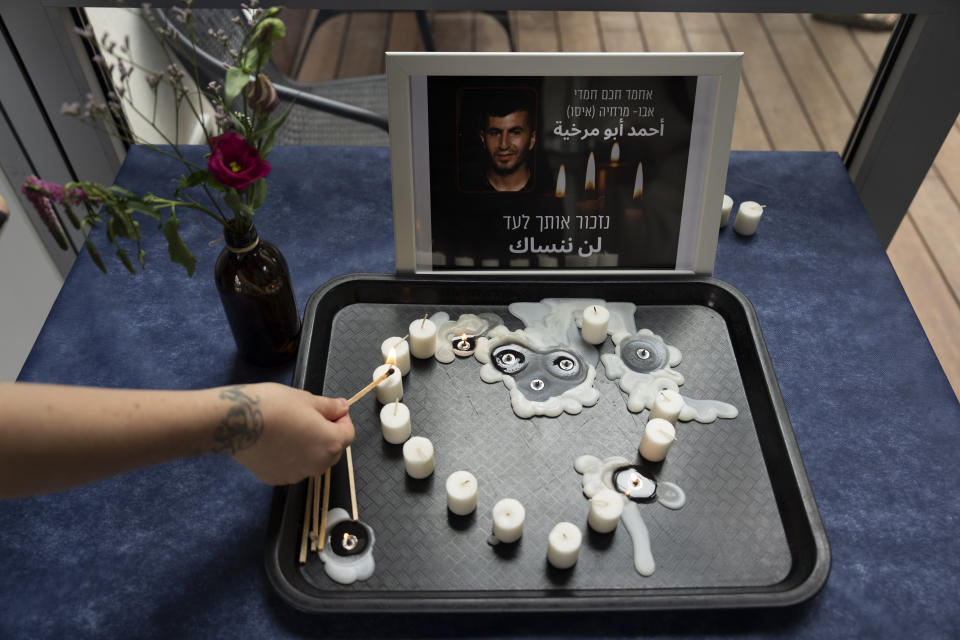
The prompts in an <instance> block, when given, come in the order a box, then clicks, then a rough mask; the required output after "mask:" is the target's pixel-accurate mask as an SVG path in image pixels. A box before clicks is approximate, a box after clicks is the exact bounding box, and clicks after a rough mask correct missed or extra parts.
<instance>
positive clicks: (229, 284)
mask: <svg viewBox="0 0 960 640" xmlns="http://www.w3.org/2000/svg"><path fill="white" fill-rule="evenodd" d="M223 235H224V239H225V240H226V242H227V246H226V248H224V250H223V251H222V252H221V253H220V256H219V257H218V258H217V266H216V269H215V272H214V273H215V277H216V282H217V291H219V292H220V300H221V302H222V303H223V310H224V311H225V312H226V314H227V320H228V321H229V322H230V329H231V330H232V331H233V338H234V340H235V341H236V343H237V351H238V352H239V353H240V356H241V357H243V358H244V359H245V360H247V361H249V362H252V363H254V364H258V365H275V364H280V363H283V362H287V361H289V360H291V359H292V358H293V357H294V356H296V354H297V347H298V346H299V345H300V315H299V313H297V303H296V301H295V300H294V297H293V286H292V285H291V284H290V270H289V269H288V268H287V262H286V260H284V258H283V254H281V253H280V251H279V250H278V249H277V248H276V247H275V246H273V245H272V244H270V243H269V242H267V241H266V240H263V239H262V238H260V236H259V235H258V234H257V229H256V227H254V226H253V225H250V227H249V228H248V229H246V230H245V231H242V232H235V231H232V230H230V229H226V228H225V229H224V234H223Z"/></svg>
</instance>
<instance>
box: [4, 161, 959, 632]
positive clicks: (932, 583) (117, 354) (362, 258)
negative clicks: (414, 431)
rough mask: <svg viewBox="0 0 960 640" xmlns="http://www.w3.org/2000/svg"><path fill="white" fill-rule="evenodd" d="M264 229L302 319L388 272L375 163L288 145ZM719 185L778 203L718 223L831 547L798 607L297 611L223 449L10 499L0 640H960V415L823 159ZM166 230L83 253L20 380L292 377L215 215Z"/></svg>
mask: <svg viewBox="0 0 960 640" xmlns="http://www.w3.org/2000/svg"><path fill="white" fill-rule="evenodd" d="M271 161H272V162H273V166H274V169H273V173H272V174H271V176H270V192H269V195H268V200H269V204H268V206H267V207H265V208H264V209H263V210H262V213H261V214H260V215H259V216H258V218H257V226H258V229H259V230H260V232H261V235H262V236H263V237H265V238H267V239H269V240H271V241H272V242H274V243H275V244H276V245H277V246H279V247H281V248H282V250H283V251H284V253H285V255H286V257H287V259H288V261H289V263H290V269H291V273H292V278H293V281H294V284H295V287H296V294H297V299H298V303H299V305H300V308H301V310H302V308H303V306H304V305H305V303H306V301H307V298H308V297H309V295H310V293H311V292H312V291H313V290H314V289H316V288H317V287H318V286H320V285H321V284H323V283H324V282H325V281H327V280H328V279H330V278H333V277H335V276H338V275H341V274H345V273H351V272H390V271H393V265H394V258H393V230H392V223H391V213H390V212H391V191H390V180H389V175H390V172H389V154H388V151H387V150H386V149H379V148H306V147H288V148H278V149H276V150H275V151H274V152H273V154H272V155H271ZM179 173H180V166H179V165H178V164H176V163H175V162H172V161H169V160H167V159H165V158H161V157H159V156H157V155H155V154H152V153H151V152H149V151H148V150H145V149H140V148H134V149H133V150H132V151H131V152H130V154H129V156H128V157H127V160H126V162H125V163H124V165H123V168H122V170H121V171H120V174H119V175H118V177H117V182H118V183H119V184H121V185H123V186H126V187H127V188H130V189H133V190H138V191H139V190H155V191H156V190H160V189H168V190H172V187H173V183H172V179H173V178H174V177H175V176H176V175H178V174H179ZM727 193H728V194H730V195H731V196H732V197H733V198H734V200H735V201H737V202H739V201H742V200H748V199H749V200H757V201H759V202H761V203H763V204H766V205H768V206H767V209H766V212H765V214H764V217H763V220H762V222H761V224H760V228H759V231H758V232H757V234H756V235H755V236H753V237H752V238H742V237H740V236H737V235H736V234H734V233H733V231H732V229H731V228H729V227H728V228H727V229H724V230H722V231H721V232H720V242H719V248H718V252H717V263H716V265H717V266H716V273H715V275H716V276H717V277H718V278H721V279H723V280H726V281H728V282H730V283H731V284H733V285H734V286H736V287H738V288H739V289H740V290H741V291H743V292H744V293H745V294H746V295H747V297H748V298H749V299H750V300H751V301H752V302H753V304H754V306H755V307H756V309H757V313H758V315H759V318H760V324H761V327H762V329H763V332H764V336H765V338H766V342H767V347H768V349H769V352H770V355H771V358H772V361H773V364H774V369H775V371H776V374H777V377H778V379H779V382H780V387H781V390H782V393H783V397H784V400H785V402H786V406H787V409H788V411H789V413H790V417H791V420H792V423H793V428H794V431H795V432H796V436H797V440H798V443H799V447H800V451H801V454H802V456H803V460H804V463H805V464H806V468H807V471H808V474H809V477H810V482H811V484H812V486H813V491H814V495H815V497H816V499H817V503H818V505H819V509H820V513H821V516H822V518H823V521H824V525H825V528H826V531H827V535H828V538H829V541H830V545H831V552H832V572H831V574H830V577H829V579H828V581H827V583H826V586H825V587H824V589H823V590H822V591H821V593H820V594H819V595H817V596H816V597H814V598H813V599H812V600H810V601H809V602H807V603H805V604H802V605H799V606H795V607H790V608H786V609H775V610H761V611H746V612H744V611H712V612H645V613H612V614H602V615H601V614H593V615H588V616H584V615H562V614H561V615H551V616H544V615H533V614H527V615H521V614H515V615H480V614H474V615H453V614H446V615H430V616H426V615H423V616H414V615H406V616H387V615H364V616H346V615H341V616H325V617H315V616H308V615H305V614H301V613H299V612H297V611H295V610H293V609H291V608H289V607H288V606H287V605H285V604H284V603H283V602H282V601H281V600H280V598H279V597H278V596H277V595H276V594H275V593H274V592H273V590H272V588H271V587H270V585H269V584H268V582H267V578H266V574H265V572H264V569H263V550H264V539H265V532H266V525H267V514H268V511H269V505H270V500H271V495H272V490H271V489H270V488H269V487H266V486H264V485H261V484H260V483H259V482H258V481H257V480H256V479H255V478H254V477H253V476H252V475H251V474H250V473H249V472H247V471H246V470H245V469H243V468H242V467H240V466H239V465H237V464H236V463H234V462H233V461H232V460H230V459H228V458H226V457H218V456H209V457H203V458H196V459H189V460H181V461H176V462H172V463H169V464H164V465H160V466H157V467H153V468H148V469H142V470H138V471H134V472H131V473H127V474H125V475H123V476H120V477H117V478H113V479H109V480H106V481H103V482H99V483H96V484H93V485H90V486H85V487H79V488H76V489H73V490H70V491H66V492H63V493H60V494H54V495H47V496H40V497H36V498H30V499H21V500H11V501H6V502H0V637H3V638H6V637H19V638H23V637H30V638H33V637H56V638H60V637H71V638H77V637H157V638H169V637H221V636H222V637H288V636H304V635H308V636H309V635H317V636H322V637H333V636H350V637H369V636H388V637H437V636H441V637H443V636H471V637H473V636H475V637H487V636H544V637H546V636H553V637H560V636H562V637H611V636H634V635H644V636H675V635H682V636H690V635H693V636H703V637H729V636H740V635H742V636H750V637H783V636H789V637H803V638H838V637H903V636H907V635H909V636H910V637H917V638H934V637H957V636H958V635H960V605H958V603H957V594H958V593H960V541H958V538H960V536H958V535H957V531H958V523H960V502H958V498H957V494H956V493H955V488H956V487H957V485H958V484H960V482H958V481H960V472H958V471H957V465H956V449H957V445H958V442H960V405H958V403H957V399H956V397H955V396H954V394H953V391H952V390H951V388H950V385H949V384H948V382H947V380H946V377H945V376H944V374H943V371H942V369H941V367H940V365H939V363H938V362H937V360H936V357H935V356H934V353H933V351H932V350H931V348H930V345H929V343H928V342H927V339H926V337H925V336H924V334H923V331H922V329H921V327H920V324H919V322H918V321H917V318H916V316H915V315H914V313H913V310H912V308H911V307H910V303H909V302H908V300H907V298H906V296H905V294H904V292H903V289H902V288H901V286H900V283H899V281H898V280H897V277H896V275H895V273H894V271H893V269H892V267H891V265H890V263H889V261H888V260H887V258H886V255H885V253H884V251H883V248H882V246H881V245H880V243H879V241H878V240H877V237H876V235H875V234H874V232H873V229H872V227H871V226H870V223H869V221H868V219H867V216H866V214H865V212H864V210H863V208H862V206H861V204H860V202H859V200H858V199H857V196H856V193H855V192H854V190H853V187H852V185H851V184H850V181H849V179H848V177H847V174H846V172H845V170H844V168H843V165H842V164H841V162H840V159H839V157H837V155H836V154H833V153H799V152H798V153H784V152H779V153H773V152H735V153H733V154H732V156H731V160H730V170H729V176H728V180H727ZM193 222H194V221H191V220H189V219H185V220H184V221H183V223H182V224H181V227H182V228H183V229H184V231H185V234H184V235H185V239H186V241H187V243H188V244H189V245H190V246H191V247H192V248H193V249H194V251H195V252H196V254H197V274H196V276H195V277H194V278H193V279H188V278H187V277H186V275H185V274H184V272H183V270H182V268H181V267H179V266H176V265H172V264H170V263H169V262H168V260H167V257H166V255H165V248H164V245H163V243H162V242H163V241H162V238H161V237H160V235H159V234H158V233H155V234H153V235H152V236H151V237H150V238H149V239H148V240H147V242H146V245H145V246H146V248H147V250H148V254H149V257H148V260H149V262H148V266H147V270H146V271H145V272H144V273H143V274H142V275H140V276H136V277H131V276H130V275H128V274H126V273H125V272H124V270H123V268H122V266H121V265H120V264H119V262H112V263H111V264H110V266H111V273H110V274H109V275H106V276H104V275H102V274H100V273H99V272H98V271H97V270H96V268H95V267H94V265H93V264H92V263H91V261H90V260H89V259H88V258H87V256H81V257H80V258H79V259H78V261H77V263H76V265H75V266H74V268H73V270H72V271H71V273H70V275H69V277H68V278H67V281H66V283H65V285H64V287H63V290H62V292H61V293H60V296H59V298H58V300H57V302H56V304H55V305H54V307H53V309H52V310H51V312H50V315H49V317H48V318H47V320H46V323H45V324H44V327H43V330H42V331H41V333H40V336H39V338H38V339H37V342H36V344H35V345H34V348H33V351H32V352H31V354H30V356H29V358H28V360H27V362H26V364H25V366H24V368H23V371H22V373H21V376H20V379H21V380H25V381H42V382H55V383H69V384H85V385H98V386H108V387H161V388H200V387H207V386H215V385H223V384H231V383H238V382H247V381H257V380H276V381H280V382H289V381H290V380H291V376H292V365H288V366H285V367H277V368H273V369H261V368H257V367H253V366H250V365H246V364H244V363H243V362H240V361H238V360H237V358H236V356H235V348H234V345H233V340H232V337H231V335H230V332H229V328H228V326H227V324H226V321H225V317H224V315H223V311H222V308H221V306H220V302H219V298H218V297H217V294H216V289H215V287H214V283H213V278H212V273H213V263H214V260H215V258H216V256H217V254H218V253H219V250H220V248H219V247H210V246H208V243H209V242H210V241H211V240H214V239H215V238H216V236H217V234H216V230H215V229H214V228H212V227H211V225H210V224H207V225H206V228H205V227H204V226H203V225H201V224H195V223H193Z"/></svg>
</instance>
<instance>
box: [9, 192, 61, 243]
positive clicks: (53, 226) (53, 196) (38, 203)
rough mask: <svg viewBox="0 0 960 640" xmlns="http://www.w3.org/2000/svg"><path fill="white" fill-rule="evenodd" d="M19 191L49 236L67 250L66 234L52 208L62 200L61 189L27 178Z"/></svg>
mask: <svg viewBox="0 0 960 640" xmlns="http://www.w3.org/2000/svg"><path fill="white" fill-rule="evenodd" d="M20 190H21V191H23V195H25V196H26V197H27V200H29V201H30V204H32V205H33V208H34V209H36V210H37V214H38V215H39V216H40V220H41V221H42V222H43V224H45V225H46V226H47V229H48V230H49V231H50V235H52V236H53V239H54V240H56V241H57V244H58V245H60V248H61V249H63V250H64V251H66V250H67V234H66V233H64V231H63V226H62V225H61V224H60V219H59V218H57V212H56V211H55V210H54V208H53V202H54V201H57V202H60V201H62V200H63V187H61V186H60V185H58V184H54V183H52V182H46V181H44V180H41V179H40V178H38V177H37V176H27V179H26V180H24V181H23V184H22V185H20Z"/></svg>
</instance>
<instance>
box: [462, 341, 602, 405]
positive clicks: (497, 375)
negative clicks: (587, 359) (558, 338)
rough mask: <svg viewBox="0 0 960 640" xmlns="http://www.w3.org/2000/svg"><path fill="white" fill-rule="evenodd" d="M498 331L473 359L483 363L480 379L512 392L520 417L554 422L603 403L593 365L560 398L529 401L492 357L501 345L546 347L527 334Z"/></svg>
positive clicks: (540, 348) (531, 347)
mask: <svg viewBox="0 0 960 640" xmlns="http://www.w3.org/2000/svg"><path fill="white" fill-rule="evenodd" d="M497 329H498V330H497V331H492V332H490V336H491V337H490V339H489V340H484V341H483V343H482V344H481V345H480V346H478V347H477V351H476V353H475V354H474V357H475V358H476V359H477V360H479V361H480V362H482V363H483V367H481V368H480V379H481V380H483V381H484V382H487V383H489V384H493V383H495V382H503V386H505V387H506V388H507V389H508V390H509V391H510V406H511V407H513V412H514V413H515V414H517V415H518V416H519V417H521V418H531V417H533V416H549V417H551V418H555V417H557V416H559V415H560V414H561V413H563V412H564V411H566V412H567V413H569V414H571V415H576V414H578V413H580V412H581V411H583V408H584V407H592V406H593V405H595V404H596V403H597V400H599V399H600V392H599V391H597V390H596V389H595V388H594V387H593V382H594V380H596V377H597V370H596V368H595V367H594V366H593V365H592V364H587V374H586V377H585V378H584V379H583V382H581V383H580V384H578V385H577V386H575V387H573V388H572V389H567V390H566V391H564V392H563V393H561V394H560V395H558V396H551V397H549V398H547V399H546V400H542V401H534V400H530V399H529V398H527V397H526V396H525V395H523V392H522V391H520V389H519V388H518V387H517V383H516V381H515V380H514V379H513V378H512V377H511V376H509V375H507V374H505V373H502V372H501V371H499V370H498V369H497V368H496V367H495V366H493V363H492V362H491V360H490V354H491V353H492V352H493V350H494V349H496V348H497V347H499V346H500V345H502V344H519V345H521V346H524V347H527V348H528V349H531V350H533V351H544V350H546V349H547V347H546V345H543V344H541V343H539V342H538V341H536V340H535V339H533V338H531V337H530V336H529V335H527V333H526V332H525V331H522V330H521V331H506V328H505V327H497ZM499 329H504V331H499Z"/></svg>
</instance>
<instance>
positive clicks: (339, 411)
mask: <svg viewBox="0 0 960 640" xmlns="http://www.w3.org/2000/svg"><path fill="white" fill-rule="evenodd" d="M313 406H314V408H315V409H316V410H317V411H319V412H320V415H322V416H323V417H324V418H326V419H327V420H336V419H338V418H341V417H343V416H345V415H346V414H347V409H348V406H347V401H346V400H345V399H344V398H327V397H324V396H313Z"/></svg>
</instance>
